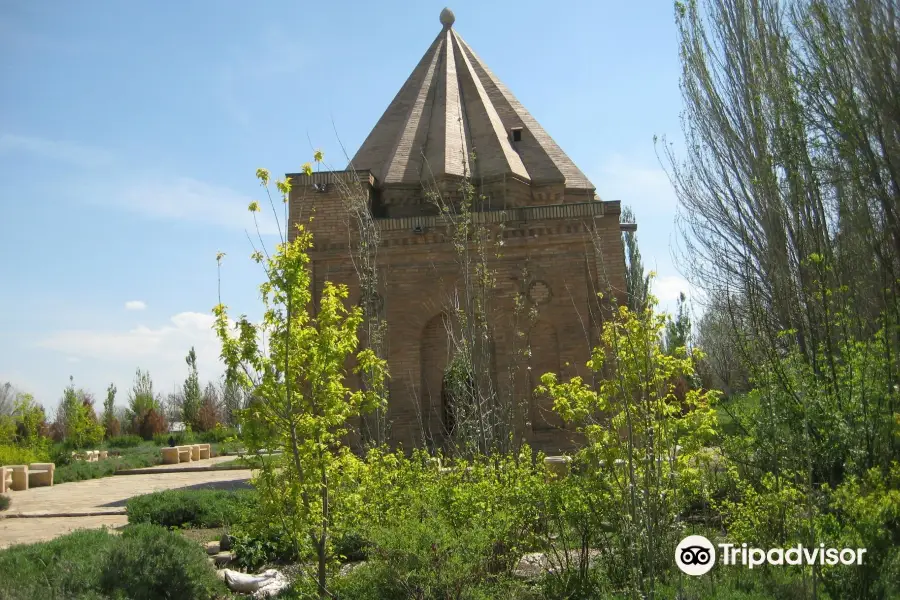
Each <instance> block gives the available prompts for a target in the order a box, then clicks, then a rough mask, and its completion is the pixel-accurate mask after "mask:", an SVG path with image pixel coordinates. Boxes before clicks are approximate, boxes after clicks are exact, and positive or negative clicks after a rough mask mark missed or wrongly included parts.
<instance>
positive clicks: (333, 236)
mask: <svg viewBox="0 0 900 600" xmlns="http://www.w3.org/2000/svg"><path fill="white" fill-rule="evenodd" d="M451 16H452V15H451ZM444 21H445V19H444V17H443V16H442V22H444ZM449 22H450V25H447V24H445V26H444V28H443V30H442V31H441V33H440V34H439V35H438V37H437V38H436V39H435V41H434V43H433V44H432V45H431V47H430V48H429V49H428V51H427V52H426V54H425V56H424V57H423V58H422V60H421V61H420V62H419V64H418V66H417V67H416V68H415V69H414V71H413V73H412V75H410V77H409V78H408V79H407V81H406V83H405V84H404V85H403V87H402V88H401V90H400V92H399V93H398V94H397V96H396V97H395V98H394V100H393V102H392V103H391V105H390V106H389V107H388V108H387V110H386V111H385V113H384V115H383V116H382V117H381V119H380V120H379V121H378V123H377V124H376V126H375V128H374V129H373V131H372V133H371V134H370V135H369V136H368V138H367V139H366V141H365V142H364V143H363V145H362V147H361V148H360V150H359V151H358V152H357V154H356V156H355V157H354V158H353V160H352V161H351V165H350V166H349V167H348V169H347V170H345V171H330V172H321V173H314V174H313V175H310V176H307V175H304V174H302V173H301V174H297V173H295V174H288V176H289V177H290V178H291V181H292V183H293V187H292V190H291V195H290V221H291V225H292V227H291V230H292V231H293V230H294V225H296V224H298V223H304V224H306V226H307V227H309V229H310V230H311V232H312V234H313V239H314V246H315V247H314V249H313V251H312V278H313V282H314V288H315V290H314V291H315V295H316V297H318V296H319V295H320V294H321V290H322V287H323V285H324V282H325V281H333V282H336V283H344V284H346V285H347V286H348V287H349V289H350V299H351V301H358V299H359V283H358V279H357V275H356V272H355V270H354V268H353V264H352V261H351V255H350V252H351V248H353V247H354V244H355V239H356V234H355V221H354V219H352V218H351V216H350V214H349V213H348V210H347V204H346V202H347V200H346V198H347V193H348V191H349V192H350V193H352V194H353V195H355V196H356V197H357V198H359V199H362V200H363V201H364V202H365V203H366V204H367V205H368V206H369V207H370V210H371V212H372V214H373V215H375V217H376V218H375V223H376V226H377V229H378V231H379V235H380V243H381V245H380V248H379V250H378V260H377V265H378V269H379V286H380V289H379V294H380V296H381V298H382V299H383V303H384V311H385V316H386V319H387V325H388V339H387V359H388V364H389V368H390V373H391V380H390V407H389V415H388V418H389V421H390V424H391V425H390V435H391V439H392V441H393V443H395V444H399V445H402V446H403V447H405V448H410V447H414V446H419V445H422V443H423V442H424V440H426V439H433V440H434V441H435V442H436V443H439V442H440V436H439V435H438V434H435V433H434V432H435V431H440V430H441V429H442V425H443V423H442V419H444V418H445V415H444V412H443V411H442V407H441V402H442V401H441V387H442V382H443V375H444V370H445V368H446V366H447V363H448V361H449V360H450V358H451V356H452V348H451V347H450V344H449V343H448V339H447V333H446V324H445V321H446V319H447V316H446V315H447V314H448V306H449V303H450V301H451V299H452V298H454V297H457V295H458V294H460V293H461V292H462V285H461V278H460V276H461V273H460V267H459V264H458V261H457V254H456V252H455V251H454V249H453V247H452V245H451V243H450V241H449V237H448V236H449V233H448V231H447V226H446V223H445V222H444V219H443V217H441V216H440V215H439V214H438V210H437V208H436V207H435V206H433V205H432V204H431V203H430V202H429V201H428V198H427V196H426V190H433V191H436V192H438V193H440V194H441V195H442V196H443V197H444V198H445V199H446V200H447V201H448V202H451V203H452V202H454V201H455V200H457V199H458V195H459V193H458V190H459V188H460V184H461V182H462V181H463V178H464V177H466V176H468V177H469V180H470V182H471V183H472V184H473V185H474V186H475V190H476V193H477V194H478V197H479V201H478V204H477V206H476V208H475V212H473V214H472V218H473V220H474V221H475V222H476V223H479V224H482V225H484V226H485V227H486V228H487V229H488V230H489V231H491V232H492V233H493V234H494V235H495V236H497V237H498V238H499V239H502V241H503V245H502V247H501V248H500V250H501V252H500V255H499V256H496V257H494V256H493V255H492V257H491V259H490V263H489V266H490V268H491V269H492V270H493V271H494V273H495V277H496V289H495V290H494V294H493V297H492V299H491V300H492V305H491V307H490V310H491V320H490V324H491V330H492V335H493V337H492V347H493V357H492V359H491V366H490V370H491V371H492V373H491V374H490V375H491V377H492V378H493V380H494V387H495V388H496V389H498V390H499V391H500V393H504V394H513V395H514V396H515V397H516V401H517V403H519V404H520V405H521V406H523V407H525V408H524V412H525V413H526V414H524V415H522V421H523V429H522V431H521V435H522V436H523V437H524V438H525V439H527V440H528V441H529V442H530V443H531V444H532V445H533V446H534V447H536V448H537V449H540V450H544V451H546V452H559V451H565V450H567V449H570V448H571V447H572V445H573V444H575V443H577V441H578V440H577V439H576V437H575V435H574V433H573V432H571V431H569V430H567V429H566V428H565V426H564V424H563V423H562V421H561V420H560V419H559V417H557V416H556V415H555V414H553V413H552V411H550V410H549V408H550V405H549V403H548V401H547V400H546V399H543V398H539V397H536V396H535V395H534V394H533V393H532V390H533V389H534V387H535V386H537V385H538V384H539V381H538V379H539V377H540V375H541V374H543V373H545V372H556V373H557V374H559V375H561V376H563V377H566V376H571V375H576V374H578V375H581V376H582V377H585V378H587V380H588V381H590V377H591V374H590V373H589V372H588V370H587V368H586V367H585V363H586V361H587V360H588V358H589V357H590V349H591V347H592V346H593V345H594V344H595V343H596V340H597V336H598V334H599V331H600V327H601V326H602V319H603V313H604V310H605V309H604V306H603V302H602V301H599V300H598V297H597V294H598V293H599V292H603V293H604V294H606V298H609V297H610V295H612V296H616V297H617V299H618V300H619V301H620V302H624V300H625V298H624V290H625V283H624V281H625V258H624V249H623V244H622V238H621V231H620V224H619V216H620V205H619V202H618V201H612V202H609V201H607V202H604V201H601V200H600V199H599V198H597V196H596V194H595V189H594V186H593V184H592V183H591V182H590V181H588V179H587V177H585V175H584V174H583V173H582V172H581V171H580V170H579V169H578V167H577V166H575V164H574V162H572V161H571V159H569V157H568V156H566V155H565V153H564V152H563V151H562V150H561V149H560V148H559V146H557V145H556V143H555V142H554V141H553V140H552V139H551V138H550V136H549V135H548V134H547V133H546V132H545V131H544V130H543V129H542V128H541V127H540V125H539V124H538V123H537V121H536V120H535V119H534V117H532V116H531V115H530V114H529V113H528V112H527V111H526V110H525V109H524V107H522V105H521V104H520V103H519V102H518V101H517V100H516V99H515V97H514V96H513V95H512V94H511V93H510V92H509V90H508V89H507V88H506V87H505V86H504V85H503V84H502V83H501V82H500V81H499V80H498V79H497V78H496V77H495V76H494V75H493V73H491V71H490V70H488V68H487V67H486V66H485V65H484V63H483V62H482V61H481V59H479V58H478V57H477V56H476V55H475V54H474V52H472V50H471V49H470V48H469V47H468V45H466V43H465V42H463V41H462V39H461V38H460V37H459V36H458V35H457V34H456V32H455V31H454V30H453V29H452V27H451V25H452V18H451V19H449ZM473 154H474V158H473ZM311 216H312V217H313V219H312V221H311V222H309V221H308V220H309V218H310V217H311ZM492 254H493V253H492ZM519 295H521V296H523V297H525V298H527V299H528V300H527V301H528V302H532V303H533V305H534V306H536V308H537V313H538V316H537V320H536V322H535V323H534V324H533V326H532V327H530V330H529V331H527V332H526V336H527V339H528V342H529V345H530V348H531V356H530V357H529V358H528V359H527V363H528V364H527V365H524V367H525V368H522V369H519V371H518V373H519V376H518V378H517V379H516V380H514V381H510V379H509V377H508V376H507V374H508V373H510V371H511V370H512V368H513V366H514V361H515V360H516V359H515V358H514V356H515V351H514V349H515V347H516V344H517V336H516V330H517V326H516V324H515V323H514V317H513V315H514V310H513V307H514V301H515V298H516V297H517V296H519Z"/></svg>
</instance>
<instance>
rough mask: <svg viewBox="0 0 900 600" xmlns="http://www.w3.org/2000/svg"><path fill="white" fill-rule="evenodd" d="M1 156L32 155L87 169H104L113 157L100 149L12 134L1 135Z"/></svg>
mask: <svg viewBox="0 0 900 600" xmlns="http://www.w3.org/2000/svg"><path fill="white" fill-rule="evenodd" d="M0 154H13V155H15V154H30V155H33V156H36V157H39V158H44V159H48V160H52V161H58V162H64V163H68V164H71V165H74V166H76V167H85V168H97V167H102V166H104V165H107V164H109V163H110V162H111V161H112V157H111V155H110V154H109V153H108V152H106V151H105V150H102V149H100V148H94V147H91V146H83V145H81V144H76V143H74V142H68V141H64V140H48V139H44V138H39V137H30V136H24V135H15V134H11V133H4V134H0Z"/></svg>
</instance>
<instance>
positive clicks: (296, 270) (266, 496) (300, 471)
mask: <svg viewBox="0 0 900 600" xmlns="http://www.w3.org/2000/svg"><path fill="white" fill-rule="evenodd" d="M257 177H258V178H259V179H260V181H261V183H262V184H263V185H264V186H265V185H267V184H268V181H269V174H268V171H266V170H264V169H260V170H259V171H258V172H257ZM277 185H278V189H279V191H281V193H282V195H283V197H284V199H285V201H287V196H288V192H289V190H290V188H289V186H290V183H289V181H288V182H285V181H279V182H277ZM272 208H273V211H274V210H275V209H274V204H273V206H272ZM250 210H251V211H252V212H253V213H254V219H255V216H256V215H255V213H256V212H257V211H258V210H259V205H258V203H256V202H254V203H252V204H251V205H250ZM257 232H258V227H257ZM284 237H287V236H283V237H282V239H284ZM260 242H262V240H260ZM311 246H312V237H311V235H310V234H309V232H307V231H306V230H305V228H304V227H303V226H302V225H298V227H297V230H296V233H295V236H294V239H293V240H291V241H284V242H282V243H281V244H279V245H278V246H277V247H276V250H275V252H274V253H273V254H271V255H269V256H268V257H265V256H264V254H263V252H262V251H261V250H255V252H254V254H253V259H254V260H255V261H257V262H258V263H262V264H264V266H265V272H266V274H267V279H266V281H265V282H264V283H263V284H262V285H261V286H260V291H261V293H262V298H263V303H264V306H265V312H264V316H263V321H262V323H260V324H254V323H251V322H250V321H249V320H248V319H247V318H246V317H241V318H240V319H239V320H238V321H237V323H236V324H235V325H234V327H232V323H231V321H230V320H229V318H228V314H227V309H226V307H225V306H224V305H222V304H219V305H217V306H216V307H215V309H214V314H215V316H216V325H215V328H216V332H217V334H218V337H219V339H220V340H221V342H222V358H223V360H224V362H225V365H226V372H227V376H229V377H232V378H237V379H238V380H240V381H241V382H242V384H243V385H244V386H246V387H247V388H248V390H250V392H251V394H252V396H253V398H254V399H255V402H254V403H252V404H251V407H252V408H251V410H250V414H248V415H245V417H244V418H245V419H246V420H248V421H253V422H256V423H259V424H261V425H262V427H261V429H262V430H264V431H269V432H271V434H272V435H271V437H270V438H269V439H267V440H261V441H257V440H254V439H252V438H251V439H247V438H245V442H246V443H247V445H248V446H250V447H249V448H248V450H254V449H258V448H259V445H260V442H262V443H264V444H265V445H266V446H277V447H280V448H281V449H282V450H283V456H284V457H285V460H284V461H283V463H281V464H280V465H279V466H280V467H281V468H280V469H274V468H271V467H270V466H267V468H266V469H264V470H263V472H262V473H261V474H260V475H259V476H258V477H257V478H256V481H255V483H256V485H257V487H258V488H259V489H260V492H261V497H262V498H263V505H264V509H265V510H268V511H270V512H271V513H272V514H273V515H276V516H277V518H278V520H279V521H280V522H281V523H282V524H283V533H284V535H286V536H287V538H288V539H291V540H293V542H294V544H295V547H296V550H297V553H298V555H300V556H301V557H307V558H314V560H315V561H316V573H315V580H316V583H317V586H318V590H319V596H320V598H327V597H329V596H330V592H329V591H328V582H327V573H328V567H329V560H330V559H332V558H333V556H334V554H333V550H332V538H331V533H332V528H333V526H334V523H335V515H334V514H333V511H335V510H337V509H339V507H340V503H338V502H336V498H335V493H336V491H337V490H339V489H341V488H342V487H343V486H342V484H346V482H345V481H343V480H344V479H345V478H346V477H348V475H347V474H346V470H345V469H344V468H343V467H342V466H343V465H344V464H346V463H348V462H352V461H354V460H355V459H354V458H353V456H352V454H351V453H350V452H349V449H348V448H347V447H346V446H345V445H344V443H343V437H344V435H345V434H346V432H347V422H348V419H351V418H353V417H357V416H360V415H361V414H363V413H366V412H370V411H372V410H374V409H375V408H376V407H379V406H380V403H381V398H380V397H379V396H378V394H376V393H374V392H372V391H356V392H353V391H351V390H350V389H349V388H348V387H347V385H346V383H345V377H346V372H345V369H346V367H345V365H346V361H347V360H348V359H349V358H350V357H351V356H352V355H354V353H355V358H356V364H357V367H356V368H357V372H359V371H361V370H365V371H366V372H367V374H368V376H369V377H374V379H373V381H374V382H375V383H377V384H378V385H376V386H375V387H376V388H378V387H379V386H380V385H381V383H382V382H383V380H384V377H385V376H386V364H385V363H384V361H382V360H380V359H378V358H377V357H376V356H375V354H374V352H373V351H372V350H371V349H366V350H362V351H360V352H356V350H357V346H358V343H359V341H358V338H357V331H358V328H359V327H360V325H361V323H362V311H361V310H360V309H359V308H358V307H355V308H352V309H348V308H347V307H346V306H345V300H346V298H347V294H348V292H347V288H346V287H344V286H336V285H333V284H331V283H326V284H325V287H324V290H323V292H322V297H321V299H320V301H319V303H318V311H317V312H316V314H315V316H313V315H312V314H310V312H309V309H310V307H311V305H312V300H313V295H312V292H311V289H310V287H311V285H310V284H311V280H310V273H309V254H308V250H309V248H310V247H311ZM233 329H236V330H237V331H236V334H233V333H232V330H233ZM263 334H265V340H266V342H267V343H266V344H265V345H262V344H261V339H262V337H263ZM254 446H255V448H254ZM266 464H267V465H272V464H274V463H270V462H269V461H267V463H266ZM344 489H346V488H344Z"/></svg>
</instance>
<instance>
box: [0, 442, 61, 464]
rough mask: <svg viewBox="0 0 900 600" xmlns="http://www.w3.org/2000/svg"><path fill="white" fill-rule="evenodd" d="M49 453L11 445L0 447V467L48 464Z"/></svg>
mask: <svg viewBox="0 0 900 600" xmlns="http://www.w3.org/2000/svg"><path fill="white" fill-rule="evenodd" d="M49 460H50V455H49V453H46V452H42V451H35V450H32V449H30V448H20V447H19V446H13V445H11V444H3V445H0V465H29V464H31V463H36V462H48V461H49Z"/></svg>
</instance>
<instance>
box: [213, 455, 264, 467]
mask: <svg viewBox="0 0 900 600" xmlns="http://www.w3.org/2000/svg"><path fill="white" fill-rule="evenodd" d="M273 460H274V458H273V457H269V456H240V457H238V458H235V459H234V460H229V461H225V462H221V463H219V464H217V465H216V468H217V469H225V470H227V469H262V468H263V465H264V464H266V463H268V464H271V462H272V461H273Z"/></svg>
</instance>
